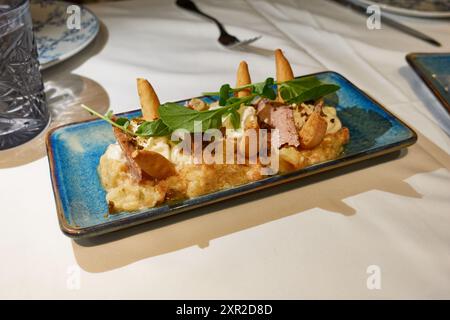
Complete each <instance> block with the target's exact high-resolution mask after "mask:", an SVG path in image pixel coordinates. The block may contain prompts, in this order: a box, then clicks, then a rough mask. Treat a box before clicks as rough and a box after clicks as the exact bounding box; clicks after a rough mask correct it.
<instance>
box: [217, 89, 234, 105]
mask: <svg viewBox="0 0 450 320" xmlns="http://www.w3.org/2000/svg"><path fill="white" fill-rule="evenodd" d="M230 92H231V87H230V85H229V84H224V85H222V86H221V87H220V91H219V105H220V106H224V105H226V103H227V100H228V98H229V97H230Z"/></svg>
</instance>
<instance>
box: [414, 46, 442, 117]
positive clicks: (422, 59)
mask: <svg viewBox="0 0 450 320" xmlns="http://www.w3.org/2000/svg"><path fill="white" fill-rule="evenodd" d="M406 59H407V60H408V62H409V63H410V65H411V66H412V67H413V68H414V70H416V72H417V73H418V74H419V75H420V76H421V77H422V79H423V80H424V81H425V83H426V84H427V85H428V87H429V88H430V89H431V91H432V92H433V93H434V94H435V95H436V97H437V98H438V99H439V100H440V101H441V103H442V105H443V106H444V107H445V108H446V109H447V111H448V112H450V53H411V54H408V55H407V56H406Z"/></svg>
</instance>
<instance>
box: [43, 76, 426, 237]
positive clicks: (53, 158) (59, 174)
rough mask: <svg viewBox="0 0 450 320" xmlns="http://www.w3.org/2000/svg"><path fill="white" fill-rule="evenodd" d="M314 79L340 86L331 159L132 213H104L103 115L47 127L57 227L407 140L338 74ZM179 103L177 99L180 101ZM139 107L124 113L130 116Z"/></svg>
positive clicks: (166, 210) (79, 227)
mask: <svg viewBox="0 0 450 320" xmlns="http://www.w3.org/2000/svg"><path fill="white" fill-rule="evenodd" d="M315 76H317V77H318V78H319V79H320V80H322V81H324V82H327V83H333V84H338V85H339V86H340V87H341V89H340V90H339V91H338V92H337V94H336V95H332V96H330V97H328V99H327V100H328V101H327V102H328V103H329V104H333V105H336V106H337V109H338V115H339V117H340V118H341V120H342V122H343V125H344V126H346V127H348V128H349V130H350V142H349V144H348V145H347V146H346V149H345V152H344V154H343V155H342V156H341V157H340V158H338V159H336V160H332V161H327V162H324V163H320V164H317V165H313V166H311V167H308V168H305V169H302V170H298V171H295V172H291V173H288V174H284V175H276V176H271V177H268V178H266V179H263V180H260V181H256V182H252V183H249V184H246V185H242V186H238V187H235V188H232V189H227V190H223V191H219V192H215V193H212V194H208V195H204V196H201V197H197V198H195V199H189V200H185V201H181V202H178V203H175V204H170V205H162V206H160V207H157V208H152V209H148V210H144V211H140V212H134V213H126V212H124V213H119V214H114V215H108V214H107V212H108V207H107V203H106V201H105V191H104V190H103V188H102V186H101V184H100V180H99V177H98V174H97V166H98V163H99V158H100V156H101V155H102V154H103V153H104V152H105V150H106V148H107V146H108V145H109V144H111V143H114V142H115V139H114V136H113V133H112V130H111V126H110V125H109V124H108V123H106V122H104V121H103V120H94V121H88V122H81V123H75V124H69V125H66V126H63V127H59V128H56V129H54V130H53V131H51V132H50V133H49V135H48V137H47V151H48V155H49V163H50V169H51V174H52V180H53V187H54V192H55V199H56V203H57V206H58V214H59V220H60V224H61V228H62V230H63V231H64V232H65V233H66V234H67V235H69V236H73V237H81V236H92V235H97V234H101V233H106V232H110V231H114V230H117V229H122V228H125V227H128V226H131V225H135V224H139V223H143V222H146V221H150V220H154V219H157V218H161V217H164V216H167V215H169V214H173V213H177V212H181V211H184V210H186V209H189V208H193V207H198V206H201V205H205V204H208V203H212V202H216V201H219V200H222V199H226V198H230V197H233V196H236V195H240V194H243V193H248V192H251V191H254V190H258V189H261V188H264V187H267V186H270V185H274V184H279V183H282V182H287V181H290V180H294V179H297V178H299V177H302V176H305V175H308V174H312V173H315V172H320V171H324V170H327V169H331V168H334V167H338V166H342V165H345V164H348V163H352V162H355V161H358V160H363V159H367V158H368V157H371V156H377V155H380V154H384V153H387V152H389V151H394V150H398V149H400V148H403V147H406V146H408V145H411V144H413V143H414V142H415V141H416V139H417V137H416V134H415V133H414V132H413V131H412V130H411V129H410V128H409V127H407V126H406V125H405V124H404V123H403V122H401V121H400V120H399V119H397V118H396V117H395V116H393V115H392V114H390V113H389V112H388V111H386V110H385V109H384V108H383V107H381V106H380V105H379V104H377V103H376V102H375V101H373V100H372V99H371V98H369V97H368V96H367V95H366V94H365V93H363V92H362V91H360V90H359V89H358V88H356V87H355V86H354V85H353V84H352V83H350V82H349V81H348V80H346V79H345V78H344V77H342V76H341V75H339V74H337V73H334V72H323V73H319V74H316V75H315ZM180 103H182V102H180ZM138 115H140V111H133V112H128V113H125V114H124V116H127V117H130V118H131V117H135V116H138Z"/></svg>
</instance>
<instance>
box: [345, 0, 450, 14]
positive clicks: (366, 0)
mask: <svg viewBox="0 0 450 320" xmlns="http://www.w3.org/2000/svg"><path fill="white" fill-rule="evenodd" d="M349 1H351V2H354V3H356V4H363V5H377V6H380V7H381V9H382V10H386V11H387V12H388V13H392V14H399V15H403V16H409V17H417V18H429V19H433V18H435V19H443V18H449V17H450V12H447V11H442V12H441V11H419V10H414V9H405V8H400V7H395V6H391V5H388V4H383V3H378V2H375V1H372V0H349Z"/></svg>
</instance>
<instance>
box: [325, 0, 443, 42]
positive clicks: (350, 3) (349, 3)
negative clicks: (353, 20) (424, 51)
mask: <svg viewBox="0 0 450 320" xmlns="http://www.w3.org/2000/svg"><path fill="white" fill-rule="evenodd" d="M332 1H334V2H336V3H338V4H340V5H343V6H345V7H347V8H350V9H352V10H353V11H356V12H359V13H363V14H364V15H366V14H367V12H366V10H367V6H366V5H363V4H361V3H358V2H357V1H355V0H332ZM381 21H382V22H383V23H386V24H387V25H389V26H391V27H393V28H395V29H397V30H400V31H402V32H404V33H406V34H409V35H410V36H413V37H415V38H418V39H420V40H423V41H425V42H428V43H430V44H432V45H434V46H436V47H440V46H441V44H440V43H439V42H438V41H436V40H435V39H433V38H431V37H429V36H427V35H426V34H424V33H422V32H420V31H418V30H415V29H413V28H411V27H408V26H406V25H404V24H403V23H400V22H398V21H396V20H394V19H393V18H391V17H388V16H387V15H386V14H382V17H381Z"/></svg>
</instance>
